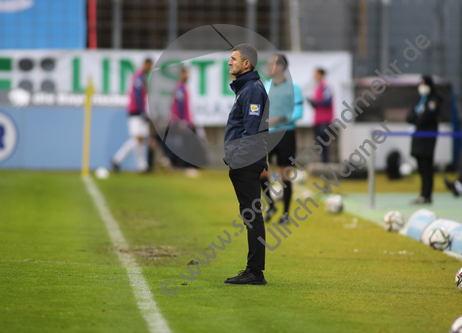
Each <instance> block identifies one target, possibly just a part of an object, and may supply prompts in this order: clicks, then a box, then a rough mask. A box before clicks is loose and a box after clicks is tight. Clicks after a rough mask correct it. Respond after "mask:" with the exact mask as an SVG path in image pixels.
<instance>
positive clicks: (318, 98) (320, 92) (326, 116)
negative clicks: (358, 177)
mask: <svg viewBox="0 0 462 333" xmlns="http://www.w3.org/2000/svg"><path fill="white" fill-rule="evenodd" d="M325 76H326V71H325V70H324V69H322V68H318V69H316V71H315V72H314V79H315V81H316V82H317V86H316V88H315V90H314V95H313V99H307V101H308V102H309V103H310V104H311V106H312V107H313V108H314V135H316V138H317V140H318V142H319V143H320V144H321V145H322V146H323V147H324V148H323V150H322V153H321V155H322V162H323V163H329V148H328V147H327V146H326V145H324V144H323V142H322V141H324V143H327V142H328V141H329V135H328V134H327V133H326V132H325V130H326V129H327V128H328V126H329V125H330V124H331V123H332V120H333V119H334V109H333V106H332V91H331V89H330V88H329V86H328V85H327V83H326V81H325V79H324V77H325ZM321 140H322V141H321Z"/></svg>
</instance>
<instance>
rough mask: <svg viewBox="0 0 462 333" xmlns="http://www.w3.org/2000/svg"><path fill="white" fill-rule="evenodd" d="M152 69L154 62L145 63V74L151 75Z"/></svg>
mask: <svg viewBox="0 0 462 333" xmlns="http://www.w3.org/2000/svg"><path fill="white" fill-rule="evenodd" d="M151 69H152V62H149V61H148V62H145V63H144V66H143V72H145V73H149V72H150V71H151Z"/></svg>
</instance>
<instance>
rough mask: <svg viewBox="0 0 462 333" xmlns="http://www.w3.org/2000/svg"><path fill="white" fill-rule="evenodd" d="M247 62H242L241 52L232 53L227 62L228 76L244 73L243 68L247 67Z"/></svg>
mask: <svg viewBox="0 0 462 333" xmlns="http://www.w3.org/2000/svg"><path fill="white" fill-rule="evenodd" d="M248 62H249V61H248V60H245V61H242V57H241V52H239V51H233V53H232V54H231V59H230V60H229V62H228V66H229V74H231V75H234V76H238V75H240V74H242V73H244V72H245V71H246V68H245V66H246V65H247V67H249V65H248V64H247V63H248Z"/></svg>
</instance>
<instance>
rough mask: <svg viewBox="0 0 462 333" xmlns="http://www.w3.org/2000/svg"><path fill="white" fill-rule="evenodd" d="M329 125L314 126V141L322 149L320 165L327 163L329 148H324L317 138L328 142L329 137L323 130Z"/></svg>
mask: <svg viewBox="0 0 462 333" xmlns="http://www.w3.org/2000/svg"><path fill="white" fill-rule="evenodd" d="M328 126H329V124H320V125H316V126H314V135H315V136H316V141H318V143H319V144H320V145H321V146H322V147H323V149H322V153H321V159H322V163H329V147H325V146H324V145H323V144H322V143H321V142H320V141H319V140H318V136H319V137H320V138H321V139H322V140H324V142H328V141H329V139H330V138H329V135H328V134H326V132H325V130H326V129H327V128H328Z"/></svg>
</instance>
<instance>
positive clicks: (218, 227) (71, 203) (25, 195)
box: [0, 171, 462, 333]
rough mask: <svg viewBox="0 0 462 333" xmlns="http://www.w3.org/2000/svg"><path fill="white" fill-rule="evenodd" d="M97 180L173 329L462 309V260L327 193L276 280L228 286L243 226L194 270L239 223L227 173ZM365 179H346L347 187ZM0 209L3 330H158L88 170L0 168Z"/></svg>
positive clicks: (246, 327)
mask: <svg viewBox="0 0 462 333" xmlns="http://www.w3.org/2000/svg"><path fill="white" fill-rule="evenodd" d="M377 182H378V185H377V188H378V190H379V191H387V188H390V189H393V191H398V190H400V191H409V192H413V191H415V192H417V187H418V180H417V178H416V177H412V178H410V179H409V180H405V181H401V182H396V183H394V184H390V183H388V182H387V181H386V179H385V178H384V177H382V176H379V177H378V179H377ZM96 184H97V186H98V188H99V189H100V191H101V192H102V194H103V195H104V197H105V199H106V201H107V203H108V205H109V207H110V209H111V212H112V214H113V215H114V217H115V219H116V220H117V221H118V223H119V226H120V229H121V231H122V232H123V234H124V236H125V238H126V239H127V242H128V243H129V247H130V253H131V254H132V255H133V256H134V257H135V258H136V260H137V262H138V264H139V265H140V266H141V267H142V269H143V275H144V277H145V278H146V280H147V281H148V283H149V287H150V289H151V291H152V293H153V295H154V299H155V300H156V302H157V304H158V306H159V307H160V310H161V313H162V315H163V316H164V318H165V319H166V320H167V322H168V324H169V327H170V328H171V330H172V332H178V333H179V332H187V333H189V332H447V331H448V330H449V327H450V325H451V323H452V322H453V321H454V320H455V319H456V318H457V317H458V316H460V315H462V293H461V292H459V291H458V290H457V288H456V287H455V285H454V274H455V272H456V271H457V270H458V269H459V268H460V267H461V266H462V264H461V263H460V262H459V261H457V260H456V259H454V258H451V257H449V256H447V255H445V254H443V253H441V252H438V251H434V250H432V249H431V248H429V247H427V246H425V245H423V244H420V243H418V242H415V241H413V240H411V239H408V238H406V237H403V236H400V235H398V234H394V233H387V232H386V231H385V230H384V229H382V228H381V227H379V226H377V225H375V224H373V223H370V222H368V221H365V220H362V219H359V221H358V222H357V223H356V224H355V225H356V227H351V225H352V223H353V222H352V220H353V218H354V216H351V215H348V214H346V213H343V214H341V215H329V214H327V213H326V212H325V211H324V207H323V205H322V203H321V201H319V200H318V202H319V203H320V207H319V208H317V209H314V212H313V214H312V215H311V216H310V217H309V218H308V219H307V220H306V221H304V222H300V227H299V228H295V227H294V226H290V228H291V230H292V231H293V234H292V235H290V236H289V237H288V238H287V239H282V244H281V246H280V247H279V248H277V249H276V250H275V251H272V252H270V251H268V252H267V267H266V271H265V277H266V279H267V280H268V284H267V285H266V286H230V285H224V284H223V283H222V282H223V281H224V280H225V279H226V278H228V277H231V276H234V275H235V274H236V272H237V271H238V270H240V269H244V268H245V258H246V246H247V245H246V237H245V236H244V233H243V235H241V236H238V237H235V236H233V237H232V244H228V245H226V249H225V250H223V251H218V250H217V258H216V259H213V260H211V264H210V265H209V266H205V265H202V266H201V274H200V275H199V276H196V279H195V281H192V282H191V281H186V280H184V279H183V278H182V277H181V275H180V274H181V273H185V274H186V273H188V272H187V270H186V267H187V266H186V263H188V262H189V261H190V260H192V259H195V258H196V257H197V256H200V257H201V258H203V257H204V256H203V255H202V254H201V252H202V251H203V250H205V249H206V248H207V245H209V244H210V243H211V242H213V241H215V242H217V235H223V230H224V229H227V230H228V231H230V233H232V232H234V231H236V230H237V229H234V228H233V227H232V221H233V219H236V218H237V214H238V204H237V200H236V199H235V195H234V191H233V188H232V185H231V183H230V181H229V179H228V177H227V174H226V173H225V172H218V171H203V172H202V176H201V177H200V178H199V179H189V178H186V177H185V176H183V175H182V174H162V173H159V174H155V175H153V176H141V175H137V174H121V175H116V176H111V177H110V178H109V179H107V180H97V181H96ZM403 184H404V185H403ZM435 184H438V181H436V182H435ZM437 186H438V188H437V190H442V188H440V185H437ZM366 188H367V184H366V182H365V181H343V182H342V184H341V186H339V189H338V191H339V192H343V193H348V192H358V191H359V192H361V191H365V190H366ZM280 206H282V205H280ZM295 207H297V204H296V202H294V203H293V208H295ZM0 212H1V218H0V267H1V274H0V332H148V327H147V325H146V322H145V321H144V319H143V317H142V315H141V313H140V310H139V309H138V307H137V304H136V300H135V298H134V294H133V291H132V289H131V286H130V284H129V279H128V276H127V271H126V270H125V269H124V268H123V267H122V266H121V264H120V263H119V261H118V258H117V249H115V248H114V247H113V245H112V242H111V239H110V238H109V235H108V232H107V230H106V228H105V226H104V223H103V222H102V220H101V218H100V216H99V214H98V212H97V209H96V207H95V205H94V203H93V201H92V198H91V197H90V196H89V195H88V193H87V192H86V189H85V185H84V183H83V182H82V180H81V178H80V175H79V174H78V173H66V172H53V173H52V172H32V171H0ZM275 220H276V219H275ZM268 241H269V242H270V243H274V240H273V239H272V238H271V236H268ZM400 251H401V254H400ZM402 251H406V252H405V253H403V252H402ZM188 275H189V273H188ZM166 279H170V280H173V281H175V282H176V283H177V284H178V288H179V289H178V294H177V295H176V296H175V297H166V296H164V295H163V294H162V292H161V290H160V285H161V283H162V281H164V280H166Z"/></svg>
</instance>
